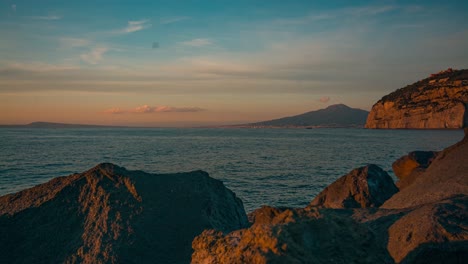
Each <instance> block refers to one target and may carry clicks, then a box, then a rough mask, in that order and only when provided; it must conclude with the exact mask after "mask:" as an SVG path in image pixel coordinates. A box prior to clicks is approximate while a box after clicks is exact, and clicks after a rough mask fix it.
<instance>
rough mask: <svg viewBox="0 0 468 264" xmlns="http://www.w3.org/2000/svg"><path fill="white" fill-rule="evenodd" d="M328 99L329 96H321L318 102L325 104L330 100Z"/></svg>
mask: <svg viewBox="0 0 468 264" xmlns="http://www.w3.org/2000/svg"><path fill="white" fill-rule="evenodd" d="M330 99H331V98H330V96H323V97H322V98H320V99H319V102H321V103H324V104H325V103H328V102H330Z"/></svg>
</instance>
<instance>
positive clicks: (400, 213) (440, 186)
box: [192, 130, 468, 264]
mask: <svg viewBox="0 0 468 264" xmlns="http://www.w3.org/2000/svg"><path fill="white" fill-rule="evenodd" d="M465 131H466V132H468V130H465ZM467 137H468V135H467V136H466V137H465V139H464V140H463V141H461V142H460V143H458V144H456V145H454V146H452V147H449V148H447V149H446V150H444V151H442V152H440V153H438V154H437V157H436V158H435V159H434V160H433V161H432V162H431V163H430V165H428V167H427V169H425V170H424V171H422V172H421V173H420V174H418V176H417V177H416V178H415V179H414V181H412V182H411V183H409V185H408V186H406V188H404V189H402V190H401V191H400V192H397V193H396V194H394V195H393V196H392V197H390V198H389V199H388V200H386V201H385V202H384V204H383V205H382V206H381V207H379V208H376V207H369V208H355V209H349V208H344V209H330V208H324V207H325V206H326V205H327V204H328V205H330V207H335V205H336V203H335V202H333V203H331V204H329V203H327V202H326V201H339V203H338V205H340V207H342V208H343V207H346V206H342V205H343V203H342V201H345V200H348V198H349V197H352V198H353V197H356V199H354V198H353V200H355V201H361V200H362V198H365V197H368V195H369V193H370V192H369V191H368V190H367V188H354V187H353V186H366V185H368V183H367V184H365V183H360V184H358V182H359V181H365V180H366V179H367V181H369V179H368V178H369V177H368V176H366V175H369V174H373V172H372V173H370V172H369V168H367V170H368V171H367V172H365V169H363V168H360V169H359V170H356V171H354V173H353V172H351V173H350V174H349V175H345V176H343V178H341V179H339V180H337V181H336V182H335V183H334V184H332V185H331V186H330V188H328V190H327V191H324V193H325V194H326V195H325V196H327V198H326V199H320V198H318V201H319V202H318V203H316V202H313V203H312V204H311V205H309V206H308V207H306V208H304V209H294V208H272V207H262V208H260V209H258V210H257V211H254V212H253V213H251V214H250V215H249V219H250V220H251V221H252V223H253V224H252V226H251V227H249V228H246V229H241V230H237V231H234V232H231V233H229V234H223V233H221V232H219V231H214V230H206V231H204V232H203V233H202V234H201V235H199V236H198V237H196V238H195V239H194V241H193V243H192V246H193V249H194V253H193V255H192V263H204V264H207V263H434V264H435V263H465V262H466V259H467V258H468V228H467V226H468V220H467V219H468V167H467V166H468V165H467V164H468V160H467V158H468V138H467ZM415 159H417V160H419V158H415ZM421 162H422V163H419V165H421V164H423V163H424V162H423V161H421ZM427 163H428V162H427ZM419 165H418V166H419ZM423 165H424V164H423ZM353 175H354V176H353ZM379 178H381V179H385V178H386V177H379ZM337 183H339V184H337ZM345 183H346V184H345ZM393 187H394V186H393ZM334 188H338V189H340V188H342V189H344V191H343V192H340V191H339V190H338V189H337V190H336V191H330V189H334ZM390 189H393V188H390ZM350 190H354V191H353V192H350ZM392 192H393V191H392ZM343 194H347V195H345V196H343ZM319 196H320V195H319ZM332 196H336V197H332ZM320 197H324V196H320ZM368 198H369V199H370V197H368ZM368 198H366V199H364V201H367V200H368ZM385 198H388V197H385ZM316 200H317V199H316ZM370 200H372V199H370ZM314 201H315V200H314ZM320 201H322V202H320ZM382 202H383V201H380V202H379V204H381V203H382ZM354 204H356V203H354ZM363 204H364V205H366V206H367V203H363ZM314 205H318V207H317V206H314ZM370 206H372V204H371V205H370ZM374 206H375V204H374ZM356 207H357V206H356ZM362 207H363V206H362Z"/></svg>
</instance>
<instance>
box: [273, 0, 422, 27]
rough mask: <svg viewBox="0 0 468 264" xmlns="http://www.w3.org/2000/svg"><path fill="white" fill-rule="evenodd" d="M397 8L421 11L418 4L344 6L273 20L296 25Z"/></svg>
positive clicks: (371, 14)
mask: <svg viewBox="0 0 468 264" xmlns="http://www.w3.org/2000/svg"><path fill="white" fill-rule="evenodd" d="M395 10H403V11H409V10H414V11H413V12H416V11H419V10H420V9H418V7H417V6H411V7H404V6H396V5H383V6H377V5H376V6H374V5H372V6H361V7H352V8H343V9H337V10H334V11H329V12H323V13H310V14H308V15H306V16H303V17H294V18H280V19H276V20H274V21H273V24H277V25H284V26H295V25H305V24H312V23H314V22H317V21H322V20H332V19H339V18H346V17H369V16H376V15H380V14H384V13H388V12H391V11H395Z"/></svg>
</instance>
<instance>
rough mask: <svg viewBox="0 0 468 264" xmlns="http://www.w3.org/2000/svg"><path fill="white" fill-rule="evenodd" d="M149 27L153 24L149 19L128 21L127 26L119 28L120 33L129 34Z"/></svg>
mask: <svg viewBox="0 0 468 264" xmlns="http://www.w3.org/2000/svg"><path fill="white" fill-rule="evenodd" d="M149 27H151V24H150V23H149V20H147V19H143V20H135V21H128V23H127V27H125V28H123V29H121V30H119V32H118V33H121V34H127V33H132V32H137V31H140V30H143V29H147V28H149Z"/></svg>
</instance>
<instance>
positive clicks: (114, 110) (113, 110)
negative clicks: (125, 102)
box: [103, 107, 125, 115]
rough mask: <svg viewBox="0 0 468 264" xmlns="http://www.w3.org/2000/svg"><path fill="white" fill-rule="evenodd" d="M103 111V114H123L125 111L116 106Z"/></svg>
mask: <svg viewBox="0 0 468 264" xmlns="http://www.w3.org/2000/svg"><path fill="white" fill-rule="evenodd" d="M103 113H104V114H111V115H119V114H124V113H125V111H124V110H122V109H120V108H118V107H114V108H110V109H106V110H104V111H103Z"/></svg>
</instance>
